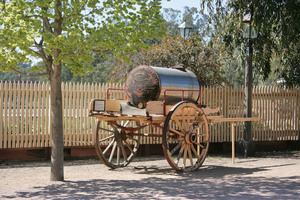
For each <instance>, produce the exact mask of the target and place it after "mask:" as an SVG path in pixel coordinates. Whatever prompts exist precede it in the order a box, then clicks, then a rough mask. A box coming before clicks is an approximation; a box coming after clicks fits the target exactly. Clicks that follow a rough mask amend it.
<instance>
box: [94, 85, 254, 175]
mask: <svg viewBox="0 0 300 200" xmlns="http://www.w3.org/2000/svg"><path fill="white" fill-rule="evenodd" d="M110 90H111V89H110ZM172 91H174V89H173V90H172ZM175 91H178V92H182V94H184V92H186V90H175ZM198 91H199V90H198ZM199 92H200V91H199ZM164 93H165V96H166V95H167V91H164ZM108 96H109V94H108V93H107V97H108ZM183 96H184V95H182V101H180V102H178V103H177V104H175V105H167V104H166V102H165V101H149V102H148V103H147V105H146V107H145V108H143V109H139V108H136V107H133V106H130V104H129V103H128V101H127V100H109V99H105V100H103V99H95V100H92V101H91V104H90V116H92V117H96V118H97V121H96V125H95V129H94V130H95V132H94V142H95V149H96V152H97V155H98V157H99V158H100V160H101V161H102V162H103V163H104V164H105V165H106V166H108V167H110V168H112V169H115V168H119V167H125V166H127V165H128V164H129V163H130V162H131V161H132V160H133V158H134V156H135V155H136V154H137V152H138V148H139V144H140V140H141V136H149V137H161V138H162V147H163V152H164V155H165V158H166V159H167V161H168V163H169V164H170V166H171V167H172V168H173V169H174V170H176V171H181V170H182V171H193V170H197V169H198V168H199V167H200V166H201V165H202V163H203V162H204V160H205V158H206V155H207V152H208V148H209V139H210V132H209V123H213V122H231V124H232V126H231V127H232V134H233V135H232V144H233V146H232V147H233V151H232V153H233V162H234V123H235V122H240V121H255V120H259V119H258V118H223V117H222V115H220V111H219V109H218V108H217V109H210V108H208V107H206V108H205V107H204V106H201V105H200V103H194V102H188V101H184V100H183ZM164 99H166V97H165V98H164ZM146 127H148V129H146ZM146 130H148V131H147V132H145V131H146ZM154 130H156V131H154Z"/></svg>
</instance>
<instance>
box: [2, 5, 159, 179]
mask: <svg viewBox="0 0 300 200" xmlns="http://www.w3.org/2000/svg"><path fill="white" fill-rule="evenodd" d="M160 9H161V6H160V0H103V1H98V0H82V1H77V0H31V1H28V0H10V1H6V0H3V1H2V2H1V4H0V70H2V71H8V70H11V71H15V72H17V73H19V74H21V75H26V74H24V73H22V72H21V71H19V67H18V65H17V64H18V63H29V62H30V58H31V57H35V58H39V59H41V60H42V61H43V62H44V65H40V66H34V67H32V70H35V71H37V72H40V71H41V73H37V74H35V75H29V76H32V77H38V76H44V75H46V76H48V77H49V81H50V86H51V90H50V97H51V116H52V117H51V127H52V130H51V131H52V151H51V176H50V179H51V180H56V181H58V180H63V179H64V174H63V116H62V113H63V111H62V93H61V73H62V66H66V67H68V68H69V69H70V70H71V72H72V73H74V74H75V75H77V74H80V73H85V72H86V71H88V70H90V69H91V66H90V65H84V64H83V63H85V62H91V61H93V57H92V54H91V53H100V54H102V53H111V54H114V55H116V56H125V55H126V54H128V53H130V52H135V51H137V50H138V48H141V47H142V48H146V47H147V46H148V45H147V44H145V43H144V40H145V39H153V38H159V37H160V36H161V35H163V34H164V29H163V28H162V27H163V20H162V16H161V14H160ZM39 67H41V68H39ZM27 76H28V75H27Z"/></svg>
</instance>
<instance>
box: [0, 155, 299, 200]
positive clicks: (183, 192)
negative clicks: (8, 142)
mask: <svg viewBox="0 0 300 200" xmlns="http://www.w3.org/2000/svg"><path fill="white" fill-rule="evenodd" d="M99 162H100V161H98V160H76V161H66V163H65V171H64V172H65V181H64V182H51V181H49V177H50V167H49V162H46V161H43V162H41V161H40V162H37V161H35V162H28V161H27V162H2V163H1V164H0V199H300V152H293V153H288V154H286V153H279V154H273V155H261V156H259V157H255V158H248V159H239V158H237V159H236V164H235V165H233V164H232V163H231V158H230V157H221V156H209V157H208V158H207V159H206V161H205V162H204V166H203V167H202V168H201V169H200V170H199V171H197V172H193V173H175V172H174V171H172V170H171V169H170V167H169V166H168V164H167V161H166V160H165V159H164V157H161V156H155V157H153V156H152V157H146V158H136V159H135V160H134V161H133V162H132V163H131V164H130V165H129V166H128V167H126V168H122V169H117V170H109V169H108V168H106V167H105V166H104V165H102V164H99Z"/></svg>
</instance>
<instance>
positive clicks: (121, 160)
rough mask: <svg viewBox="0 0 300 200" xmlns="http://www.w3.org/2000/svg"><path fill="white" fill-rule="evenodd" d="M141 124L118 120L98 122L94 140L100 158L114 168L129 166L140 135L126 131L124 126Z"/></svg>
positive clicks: (135, 151)
mask: <svg viewBox="0 0 300 200" xmlns="http://www.w3.org/2000/svg"><path fill="white" fill-rule="evenodd" d="M133 125H135V127H138V126H139V123H138V122H132V121H116V122H113V123H112V122H106V121H99V120H97V122H96V127H95V134H94V141H95V149H96V153H97V155H98V157H99V158H100V160H101V161H102V162H103V164H105V165H106V166H107V167H110V168H112V169H115V168H119V167H125V166H127V165H128V164H129V163H130V162H131V161H132V159H133V158H134V156H135V155H136V154H137V150H138V147H139V142H140V135H138V134H137V135H134V133H133V132H130V131H125V130H124V129H123V130H122V128H125V127H132V126H133Z"/></svg>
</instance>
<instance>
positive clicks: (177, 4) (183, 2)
mask: <svg viewBox="0 0 300 200" xmlns="http://www.w3.org/2000/svg"><path fill="white" fill-rule="evenodd" d="M161 5H162V7H163V8H173V9H176V10H180V11H183V8H184V7H185V6H188V7H195V8H197V9H198V10H200V0H170V1H167V0H162V4H161Z"/></svg>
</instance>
